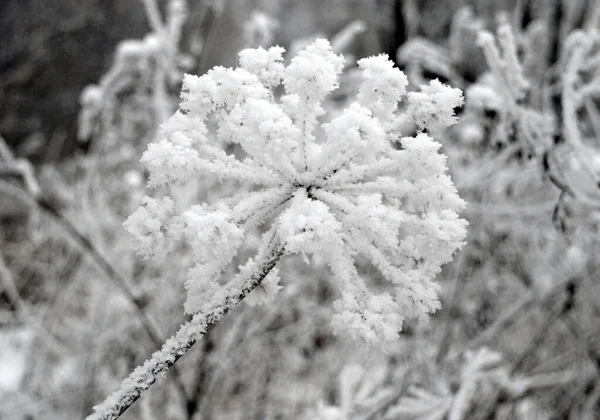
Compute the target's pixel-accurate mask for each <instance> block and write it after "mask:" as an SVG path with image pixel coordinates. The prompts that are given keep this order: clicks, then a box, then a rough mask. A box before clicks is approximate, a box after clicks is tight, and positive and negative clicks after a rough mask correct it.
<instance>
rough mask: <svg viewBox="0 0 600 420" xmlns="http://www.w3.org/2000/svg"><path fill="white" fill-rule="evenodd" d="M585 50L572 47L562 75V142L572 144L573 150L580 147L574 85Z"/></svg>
mask: <svg viewBox="0 0 600 420" xmlns="http://www.w3.org/2000/svg"><path fill="white" fill-rule="evenodd" d="M584 53H585V49H584V47H583V46H581V45H576V46H574V47H573V52H572V54H571V57H569V61H568V63H567V66H566V69H565V71H564V73H563V91H562V112H563V115H562V122H563V137H564V140H565V141H566V142H568V143H570V144H572V145H573V146H574V147H575V148H577V149H579V148H580V147H581V138H580V133H579V128H578V127H577V103H576V102H577V97H578V96H577V93H576V91H575V84H576V83H577V76H578V72H579V69H580V67H581V64H582V62H583V55H584Z"/></svg>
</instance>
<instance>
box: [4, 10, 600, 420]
mask: <svg viewBox="0 0 600 420" xmlns="http://www.w3.org/2000/svg"><path fill="white" fill-rule="evenodd" d="M150 3H152V2H150ZM147 4H149V3H148V2H147V1H142V0H122V1H115V0H78V1H73V0H56V1H51V2H50V1H37V0H4V1H1V2H0V34H1V35H0V136H1V138H3V139H4V140H0V280H1V283H0V419H4V418H7V419H11V420H12V419H63V418H83V417H84V416H85V415H87V414H88V413H89V412H90V410H91V407H92V406H93V404H94V403H97V402H99V401H101V400H102V399H103V398H104V397H105V396H106V395H107V394H108V393H110V392H111V391H112V390H114V389H115V388H116V387H117V386H118V384H119V383H120V381H121V379H122V378H123V377H124V376H125V375H127V374H128V373H129V372H130V371H131V370H132V369H133V368H134V367H135V366H137V365H138V364H139V363H141V362H143V360H145V358H147V357H149V355H150V354H151V353H152V351H153V350H155V349H156V348H158V346H159V345H160V342H161V339H162V338H164V337H168V336H169V335H170V334H171V333H172V332H173V331H174V330H176V328H177V327H178V325H179V324H180V323H181V322H182V321H183V319H184V316H183V310H182V302H183V298H184V296H183V286H182V284H183V280H184V279H185V276H186V267H187V265H188V264H189V262H190V259H191V255H190V253H189V249H186V248H185V247H182V249H181V250H179V252H178V253H176V255H173V256H171V257H169V259H168V260H166V261H162V262H154V263H152V262H151V263H143V262H142V261H140V260H139V259H138V258H137V257H136V256H135V255H133V253H132V251H131V248H130V246H129V238H128V236H127V235H126V233H125V232H124V230H123V228H122V226H121V224H122V222H123V221H124V219H125V218H126V217H127V215H129V214H130V213H131V211H132V210H133V209H135V208H136V207H137V206H138V205H139V201H140V199H141V198H142V197H143V195H144V194H145V189H144V184H145V178H146V174H145V171H144V168H143V167H141V165H140V164H139V158H140V156H141V154H142V152H143V151H144V149H145V148H146V146H147V144H148V143H149V142H150V141H152V140H153V139H154V135H155V132H156V128H157V126H158V124H159V123H160V122H161V118H162V116H164V114H165V113H169V112H173V111H174V110H175V109H176V106H177V102H178V93H179V90H180V79H178V78H177V75H180V74H182V73H183V72H184V71H186V72H190V73H196V74H200V73H202V72H205V71H206V70H207V69H209V68H211V67H213V66H215V65H224V66H234V65H236V61H237V52H238V51H239V50H240V49H242V48H246V47H250V46H253V47H256V46H264V47H268V46H270V45H274V44H279V45H281V46H284V47H285V48H286V49H288V50H289V51H291V53H292V54H293V53H294V51H296V50H297V49H299V48H301V46H302V45H303V43H304V42H306V40H312V39H314V38H315V37H316V36H325V37H328V38H329V39H331V40H333V41H334V45H336V46H337V47H336V48H338V50H337V52H339V53H343V54H344V55H346V57H348V58H349V60H348V61H349V67H348V69H347V72H346V74H347V76H345V78H344V79H343V80H342V82H341V87H340V89H339V91H338V92H336V94H335V95H334V98H333V99H332V101H331V103H329V104H327V110H328V112H330V113H331V114H335V112H336V110H338V109H340V107H343V106H345V104H346V102H347V101H348V99H349V98H352V97H353V94H354V93H355V91H356V86H357V83H356V78H355V76H353V72H352V69H353V62H352V60H351V59H350V58H351V57H355V58H361V57H364V56H368V55H373V54H379V53H382V52H384V53H387V54H388V55H389V56H390V58H392V59H393V60H395V61H396V63H397V65H398V66H399V67H400V68H401V69H403V70H404V71H405V72H406V73H407V75H408V76H409V79H410V82H411V89H418V86H419V84H420V83H423V82H424V81H426V80H428V79H432V78H439V79H441V80H443V81H444V82H447V83H449V84H451V85H454V86H457V87H460V88H461V89H463V90H464V91H465V94H466V98H467V102H466V105H465V107H464V108H463V109H461V110H459V113H460V117H461V121H460V123H459V124H457V125H456V126H454V127H452V128H451V129H450V130H448V131H447V132H443V133H434V134H435V136H436V138H437V139H438V140H439V141H440V142H441V143H442V145H443V150H444V152H445V153H446V154H447V155H448V167H449V170H450V173H451V174H452V176H453V179H454V181H455V183H456V185H457V188H458V189H459V192H460V194H461V196H462V197H463V198H465V200H467V202H468V208H467V210H466V211H465V214H464V217H466V218H467V219H468V220H469V222H470V228H469V229H470V231H469V238H468V244H467V246H466V247H465V248H464V249H463V250H462V251H461V252H460V253H459V254H458V255H457V256H456V258H455V261H454V262H453V263H452V264H449V265H447V266H446V267H445V269H444V271H443V273H442V274H441V275H440V277H439V281H440V284H441V285H442V292H441V296H440V299H441V301H442V310H440V311H439V312H438V313H437V314H435V315H434V316H432V319H431V321H430V322H429V323H426V324H418V323H408V324H407V325H406V326H405V328H404V330H403V332H402V333H401V339H400V341H399V343H398V346H397V348H396V349H394V350H393V351H392V352H391V353H388V354H383V353H379V352H376V351H372V352H363V351H361V349H359V348H357V346H356V343H353V342H346V341H344V340H340V339H338V338H337V337H335V336H334V335H333V334H332V333H331V330H330V328H329V319H330V316H331V313H330V312H331V301H332V300H333V299H332V297H333V296H335V293H337V292H336V286H335V284H332V282H331V281H330V279H329V275H328V273H327V272H326V270H325V269H324V268H323V267H310V266H307V265H305V264H304V263H302V262H301V261H295V260H289V261H286V262H285V264H284V266H283V267H282V272H281V277H282V278H283V282H284V286H285V288H284V289H283V290H282V292H281V295H280V296H278V299H277V300H276V302H274V303H273V305H270V306H265V307H254V308H250V307H246V306H243V307H241V308H239V309H238V310H237V311H236V314H235V316H233V317H230V318H228V319H226V321H225V322H223V323H222V324H220V325H219V326H218V327H217V328H215V329H214V330H212V331H211V333H210V334H209V335H208V336H207V337H206V339H205V340H203V341H202V342H201V343H200V345H199V346H197V348H195V349H194V351H192V352H190V353H189V354H188V355H186V356H185V357H184V358H183V359H182V360H181V361H180V363H178V365H180V366H179V367H178V369H177V371H175V372H172V373H171V374H170V375H169V377H168V378H167V379H166V380H165V381H164V382H163V383H162V384H161V385H160V386H158V387H156V389H155V390H153V391H152V393H151V396H150V397H149V398H142V400H141V401H139V402H138V403H137V404H136V406H134V407H133V408H132V410H131V412H128V413H127V414H126V415H125V416H124V417H123V418H129V419H133V418H139V419H174V420H175V419H177V420H180V419H190V420H191V419H238V418H239V419H242V418H243V419H248V418H251V419H257V420H262V419H296V418H307V419H308V418H310V419H323V420H327V419H364V420H366V419H386V420H394V419H423V420H424V419H430V420H435V419H437V420H442V419H450V420H458V419H584V420H593V419H597V418H600V406H599V401H600V385H599V384H600V375H599V372H600V340H598V337H600V294H599V293H598V292H599V288H600V284H599V282H598V278H599V274H600V264H599V263H598V261H597V258H596V257H597V255H598V251H600V241H598V231H599V225H598V223H599V222H600V212H599V210H600V190H599V186H600V158H599V156H600V153H599V149H600V144H599V143H598V138H600V112H599V111H598V104H599V102H598V96H599V95H598V92H599V91H600V89H599V88H598V86H600V70H599V68H600V66H599V63H600V53H599V47H598V35H597V31H598V29H599V27H598V19H599V17H600V7H599V2H598V1H595V0H504V1H503V0H498V1H494V0H471V1H466V0H396V1H392V0H373V1H358V0H328V1H323V0H306V1H294V0H280V1H276V0H263V1H259V0H256V1H246V0H222V1H217V0H190V1H189V2H188V7H189V9H188V11H187V12H186V19H185V23H184V26H183V31H182V35H181V40H180V42H179V43H178V45H177V48H175V49H174V50H172V51H168V54H167V53H164V51H163V52H162V53H164V54H165V56H166V57H168V59H167V60H164V56H161V57H162V58H156V57H155V56H152V55H151V54H149V56H144V55H143V54H142V55H139V54H138V53H137V52H136V51H137V50H135V51H134V50H132V49H131V48H129V49H127V48H125V47H126V46H128V47H132V46H135V47H136V48H141V47H142V46H144V45H146V46H148V45H149V44H148V43H146V44H144V42H146V41H148V40H151V39H150V38H148V34H152V33H153V31H154V30H155V28H153V26H152V24H151V21H150V20H149V19H148V16H147V13H146V7H145V6H147ZM156 4H157V5H158V8H159V12H160V15H162V16H164V17H168V16H169V13H170V12H169V10H170V9H169V5H170V4H172V0H160V1H157V3H156ZM165 19H166V18H165ZM502 25H508V26H502ZM502 27H504V28H507V27H508V28H510V31H511V32H510V33H511V34H512V36H513V38H514V40H513V41H510V42H505V43H504V44H503V43H502V41H501V39H506V33H505V32H501V30H500V29H499V28H502ZM497 28H498V34H497V36H496V37H493V38H492V40H493V42H492V44H494V42H495V43H496V44H495V45H496V47H495V48H496V50H497V52H499V53H500V55H501V59H502V60H504V61H502V60H500V61H501V62H500V63H495V65H494V63H491V62H490V56H489V53H490V51H493V48H492V47H491V46H490V45H492V44H488V50H485V49H482V46H481V45H478V39H479V34H480V31H482V30H487V31H489V32H490V33H492V34H496V30H497ZM503 33H504V34H505V35H502V34H503ZM502 36H505V38H502ZM125 40H129V41H133V43H129V44H126V45H125V44H124V43H123V41H125ZM479 44H481V42H479ZM132 51H133V53H132ZM485 51H487V52H488V54H487V55H486V54H485ZM511 51H512V53H514V55H515V56H516V57H517V60H518V63H517V64H518V65H515V63H512V64H511V63H510V62H509V61H510V53H511ZM578 57H579V58H578ZM161 60H162V61H161ZM492 61H493V60H492ZM507 63H508V64H507ZM574 66H575V67H574ZM165 69H166V70H165ZM490 69H491V71H490ZM161 71H164V72H166V73H164V74H163V73H161ZM157 74H161V75H163V76H164V79H165V80H164V81H162V82H161V83H162V84H161V85H160V86H162V88H161V89H158V88H157V85H156V83H155V80H156V79H153V77H155V76H156V75H157ZM167 76H168V77H167ZM171 76H172V77H171ZM353 77H354V78H353ZM519 78H522V79H523V80H525V83H524V84H523V86H521V87H519V86H517V85H518V83H512V84H511V83H510V82H511V81H515V80H516V81H517V82H518V81H519V80H520V79H519ZM115 80H117V81H118V82H119V83H116V82H115ZM98 98H100V100H99V99H98ZM227 188H228V186H227V185H222V184H212V183H209V182H208V181H205V180H198V181H197V182H196V183H195V184H194V185H187V186H182V187H177V188H175V187H174V191H171V192H170V195H171V196H177V197H179V199H180V200H182V201H183V202H185V201H187V202H191V201H204V200H208V201H210V199H211V197H212V196H214V195H219V194H223V193H224V192H223V190H224V189H227ZM360 269H361V272H362V273H364V275H366V276H369V277H371V278H372V279H373V281H379V277H378V274H377V273H376V272H375V270H374V269H373V268H372V267H370V266H368V265H366V264H365V265H364V267H360Z"/></svg>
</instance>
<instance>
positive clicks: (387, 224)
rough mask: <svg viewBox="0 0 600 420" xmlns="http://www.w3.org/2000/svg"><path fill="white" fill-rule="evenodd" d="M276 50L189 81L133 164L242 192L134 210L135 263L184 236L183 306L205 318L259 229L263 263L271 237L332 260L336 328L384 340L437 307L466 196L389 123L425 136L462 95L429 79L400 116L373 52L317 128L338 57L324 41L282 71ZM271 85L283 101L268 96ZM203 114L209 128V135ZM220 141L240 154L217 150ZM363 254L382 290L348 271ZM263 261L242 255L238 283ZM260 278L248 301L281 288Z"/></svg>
mask: <svg viewBox="0 0 600 420" xmlns="http://www.w3.org/2000/svg"><path fill="white" fill-rule="evenodd" d="M282 53H283V49H281V48H279V47H274V48H271V49H269V50H264V49H260V48H259V49H255V50H244V51H242V53H240V62H241V65H242V67H241V68H237V69H225V68H221V67H216V68H214V69H213V70H211V71H209V72H208V73H207V74H205V75H203V76H200V77H196V76H191V75H187V76H186V77H185V79H184V85H183V94H182V102H181V111H179V112H177V113H176V114H175V115H174V116H173V117H172V118H171V119H170V120H169V121H167V122H166V123H165V124H163V126H162V128H161V133H162V135H161V138H160V140H159V141H158V142H156V143H153V144H151V145H150V146H149V147H148V150H147V151H146V152H145V153H144V156H143V158H142V161H143V162H144V163H146V165H147V166H148V169H149V170H150V185H151V186H159V185H163V184H168V183H173V182H177V183H185V182H188V181H190V180H192V179H194V178H196V177H214V178H217V179H219V180H227V181H230V182H233V183H237V184H238V185H239V188H240V192H239V194H236V195H234V196H231V197H228V198H224V199H221V200H219V201H217V202H214V203H208V204H202V205H196V206H192V208H191V209H188V210H184V211H183V212H181V213H179V214H176V212H175V211H174V210H173V209H172V208H171V207H169V208H168V209H165V210H164V211H158V210H160V209H161V208H162V207H161V206H158V207H159V208H158V209H157V210H154V209H148V210H140V211H138V212H136V213H134V214H133V215H132V216H131V218H130V219H129V221H128V222H127V224H126V226H127V227H128V228H129V230H130V231H131V232H132V233H133V234H134V235H135V236H136V237H137V238H138V243H139V245H140V252H141V253H142V254H143V255H144V256H149V254H151V252H152V248H153V246H156V247H160V248H161V249H168V248H169V244H168V241H169V240H172V238H174V237H175V234H176V233H180V234H182V235H183V236H185V237H186V239H187V240H188V241H189V243H190V244H191V247H192V250H193V253H194V258H195V261H196V264H195V266H194V267H192V269H191V270H190V277H189V279H188V281H187V283H186V288H187V290H188V301H187V303H186V312H188V313H196V312H206V311H209V310H211V308H212V307H213V306H211V305H215V304H214V302H216V300H217V298H222V297H223V296H224V294H226V293H227V290H229V289H227V288H228V284H229V283H224V284H223V283H221V282H220V277H221V274H222V272H223V270H224V269H225V268H227V267H228V266H229V265H230V264H231V263H232V262H233V259H234V257H235V255H237V253H238V250H239V249H240V247H241V246H242V244H243V243H244V240H245V237H246V236H247V235H248V233H249V232H250V231H252V230H253V229H254V228H255V227H256V226H258V225H264V226H266V227H267V229H268V232H267V233H266V234H265V236H264V240H263V243H262V245H261V248H260V249H259V251H258V253H257V255H258V256H260V255H262V254H261V252H262V251H261V249H263V248H265V247H266V246H267V245H266V244H267V243H269V244H272V243H273V241H276V242H278V243H280V244H281V249H282V252H283V253H284V254H288V255H289V254H300V255H302V256H303V257H304V258H305V260H306V261H310V259H311V257H312V256H313V255H317V256H318V257H319V258H320V259H321V260H323V261H325V262H326V263H327V265H328V267H329V268H330V270H331V272H332V274H333V276H334V277H335V279H336V280H337V284H338V285H339V299H338V300H337V301H336V302H335V305H334V307H335V309H336V312H337V314H336V315H335V317H334V318H333V320H332V325H333V326H334V328H335V330H336V331H337V332H340V333H347V334H349V335H351V336H355V337H361V338H363V339H364V340H365V341H366V342H367V343H378V342H382V341H384V342H391V341H393V340H395V339H396V338H397V337H398V332H399V330H400V329H401V327H402V321H403V319H405V318H406V317H415V316H416V317H421V318H423V317H426V315H427V314H428V313H429V312H432V311H434V310H436V309H437V308H438V307H439V302H438V300H437V286H436V284H435V283H434V282H433V280H434V277H435V276H436V275H437V274H438V272H439V271H440V267H441V265H442V264H443V263H445V262H447V261H449V260H450V259H451V257H452V254H453V253H454V252H455V251H456V249H457V248H458V247H460V246H461V245H462V243H463V242H462V241H463V239H464V237H465V234H466V222H465V221H464V220H462V219H460V218H459V216H458V211H459V210H460V209H462V208H463V206H464V202H463V201H462V200H461V199H460V198H459V197H458V194H457V191H456V189H455V188H454V185H453V184H452V181H451V180H450V178H449V176H448V175H447V174H446V166H445V157H444V156H443V155H441V154H439V151H438V150H439V147H440V145H439V143H437V142H435V141H434V140H433V139H432V138H431V137H430V136H429V135H428V134H424V133H420V134H419V135H417V136H415V137H404V138H401V139H398V136H397V135H395V134H394V133H393V130H394V129H393V127H395V126H398V125H400V124H401V123H402V121H406V119H407V118H408V119H411V118H412V119H415V120H417V122H418V124H419V125H420V126H422V127H423V128H429V125H437V126H439V125H449V124H452V123H453V122H454V121H455V117H454V114H453V111H454V110H453V107H454V106H458V105H460V104H461V103H462V96H461V95H460V91H458V90H456V89H451V88H449V87H447V86H444V85H442V84H441V83H439V82H433V83H432V84H431V85H430V86H428V87H424V88H423V92H422V93H421V95H413V94H409V96H408V101H409V104H408V110H407V113H400V112H399V111H398V102H399V101H401V100H402V99H403V98H404V97H405V96H406V90H405V89H406V85H407V80H406V76H405V75H404V74H403V73H402V72H401V71H400V70H399V69H397V68H395V67H394V66H393V64H392V63H391V62H390V61H389V60H388V59H387V57H386V56H383V55H380V56H377V57H369V58H365V59H362V60H360V61H359V66H360V68H361V69H362V72H363V79H364V80H363V82H362V85H361V86H360V91H359V94H358V97H357V100H356V102H355V103H353V104H351V105H350V106H349V107H348V108H346V109H345V110H343V111H342V112H341V113H340V114H339V116H337V117H335V118H333V119H330V120H326V119H325V118H323V116H322V113H323V111H322V107H321V102H322V101H323V100H324V99H325V97H326V96H327V94H329V93H330V92H332V91H333V90H334V89H335V88H336V87H337V86H338V78H339V75H340V73H341V71H342V68H343V62H344V61H343V58H342V57H341V56H338V55H335V54H334V53H333V52H332V51H331V47H330V45H329V43H328V42H327V41H326V40H324V39H320V40H317V41H315V42H314V43H313V44H311V45H309V46H308V47H307V48H306V49H305V50H303V51H301V52H300V53H299V54H298V55H297V56H296V57H294V58H293V59H292V60H291V63H290V64H289V65H288V66H287V67H284V66H283V64H282V60H281V57H282ZM280 84H281V85H283V87H284V89H285V93H284V94H283V95H282V96H281V97H280V98H277V96H276V95H275V93H274V90H275V89H276V88H278V86H279V85H280ZM209 120H211V121H216V122H217V124H218V129H217V131H216V133H215V136H214V137H211V138H209V137H208V135H207V129H206V123H207V121H209ZM223 144H229V145H233V146H235V148H237V151H236V153H235V154H228V153H226V152H225V151H224V149H223V148H222V146H223ZM150 210H152V211H150ZM166 210H169V211H166ZM148 225H149V226H148ZM165 232H168V233H169V234H168V235H165ZM144 235H147V236H148V237H149V239H145V236H144ZM154 251H155V252H160V249H154ZM358 254H361V255H363V256H366V257H367V258H368V259H369V260H370V261H371V262H372V264H373V266H374V267H376V268H377V269H378V270H379V271H380V272H381V274H382V275H383V276H384V277H385V278H387V279H388V280H389V282H390V284H391V286H390V288H389V290H383V291H379V292H378V293H374V292H373V291H372V290H370V288H369V287H368V284H367V282H366V279H364V278H362V277H361V276H360V275H359V272H358V270H357V267H356V265H355V260H354V257H355V256H356V255H358ZM256 258H257V259H258V258H259V257H256ZM258 266H259V262H258V261H255V259H250V260H249V261H248V262H246V264H244V265H243V266H241V267H240V273H241V274H240V275H242V276H243V275H249V274H248V273H251V272H252V270H254V269H256V268H257V267H258ZM236 278H237V277H236ZM232 281H235V280H232ZM264 281H266V283H265V284H264V285H261V286H260V288H259V289H255V290H254V291H252V292H251V293H250V294H249V295H248V297H250V296H252V295H253V294H255V297H256V299H251V302H252V303H258V302H260V301H263V300H265V299H266V298H271V297H272V296H273V294H274V293H275V292H276V291H277V290H278V288H279V286H277V282H276V281H275V280H273V279H271V280H269V281H267V279H266V278H265V280H264ZM230 283H231V282H230Z"/></svg>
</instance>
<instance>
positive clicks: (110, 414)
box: [87, 240, 283, 420]
mask: <svg viewBox="0 0 600 420" xmlns="http://www.w3.org/2000/svg"><path fill="white" fill-rule="evenodd" d="M273 242H274V243H273V244H271V246H270V249H269V250H268V251H267V252H265V255H264V256H263V258H262V261H261V262H260V264H259V265H258V266H257V268H256V271H255V272H254V273H253V274H252V275H251V276H250V277H249V278H248V279H247V280H246V281H245V282H244V283H243V284H242V285H241V286H240V288H239V289H238V290H237V292H236V293H233V294H231V295H228V296H226V297H225V298H224V299H223V301H222V302H219V304H218V305H215V306H214V309H212V310H211V311H209V312H207V313H198V314H196V315H194V317H193V318H192V320H191V321H189V322H187V323H185V324H184V325H183V326H182V327H181V328H180V329H179V331H178V332H177V333H176V334H175V335H174V336H173V337H171V338H170V339H169V340H167V342H166V343H165V344H164V345H163V346H162V348H161V349H160V350H159V351H157V352H156V353H154V354H153V355H152V358H151V359H150V360H147V361H146V362H145V363H144V364H143V365H142V366H139V367H138V368H136V369H135V370H134V371H133V373H131V374H130V375H129V377H127V378H126V379H125V380H124V381H123V382H122V384H121V388H120V389H119V390H118V391H116V392H115V393H114V394H112V395H111V396H109V397H108V398H107V399H106V400H105V401H104V402H103V403H102V404H100V405H97V406H96V407H94V410H95V413H94V414H91V415H90V416H88V417H87V420H114V419H117V418H119V417H120V416H121V414H123V413H124V412H125V411H126V410H127V409H128V408H129V407H131V405H132V404H133V403H134V402H135V401H137V400H138V398H140V396H141V395H142V394H143V393H144V392H146V391H147V390H148V389H150V387H151V386H152V385H153V384H154V383H155V382H156V381H157V380H158V379H159V377H161V376H163V375H165V374H166V373H167V372H168V370H169V369H170V368H171V367H172V366H173V365H174V364H175V363H176V362H177V361H178V360H179V359H180V358H181V356H183V355H184V354H186V353H187V351H188V350H189V349H190V348H191V347H192V346H193V345H194V344H196V342H197V341H198V340H200V339H201V338H202V337H203V336H204V335H205V334H206V332H207V331H208V329H209V328H210V327H212V326H213V325H215V324H217V323H218V322H219V321H221V320H222V319H223V318H224V317H225V315H227V314H228V313H229V311H230V310H231V309H233V308H234V307H236V306H237V305H238V304H239V303H240V302H241V301H242V300H243V299H244V298H245V297H246V296H247V295H248V294H249V293H250V292H251V291H252V290H254V289H255V288H256V287H257V286H259V285H260V283H261V282H262V281H263V279H264V278H265V277H266V276H267V275H268V274H269V273H270V272H271V270H272V269H273V268H274V267H275V264H277V261H279V258H280V257H281V256H282V254H283V246H281V245H280V244H279V243H278V242H277V241H276V240H275V241H273Z"/></svg>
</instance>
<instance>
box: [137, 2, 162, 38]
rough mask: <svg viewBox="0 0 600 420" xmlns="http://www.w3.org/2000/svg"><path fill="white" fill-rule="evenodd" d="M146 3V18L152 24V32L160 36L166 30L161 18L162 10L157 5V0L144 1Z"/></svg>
mask: <svg viewBox="0 0 600 420" xmlns="http://www.w3.org/2000/svg"><path fill="white" fill-rule="evenodd" d="M142 3H144V9H146V16H147V17H148V21H149V22H150V26H151V27H152V30H153V31H154V32H156V33H158V34H160V33H162V32H163V31H164V29H165V25H164V23H163V21H162V18H161V16H160V10H159V9H158V5H157V4H156V0H142Z"/></svg>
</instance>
